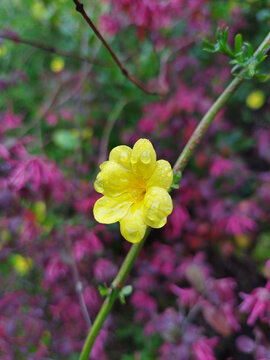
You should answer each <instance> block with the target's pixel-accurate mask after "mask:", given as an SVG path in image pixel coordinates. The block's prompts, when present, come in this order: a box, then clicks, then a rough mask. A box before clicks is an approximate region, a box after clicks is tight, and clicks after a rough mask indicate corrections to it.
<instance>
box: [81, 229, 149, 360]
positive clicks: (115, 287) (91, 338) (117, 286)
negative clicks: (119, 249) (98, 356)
mask: <svg viewBox="0 0 270 360" xmlns="http://www.w3.org/2000/svg"><path fill="white" fill-rule="evenodd" d="M149 232H150V229H147V231H146V234H145V236H144V238H143V239H142V241H140V242H139V243H138V244H133V245H132V246H131V248H130V250H129V252H128V254H127V256H126V258H125V260H124V262H123V264H122V266H121V268H120V270H119V272H118V274H117V276H116V278H115V279H114V280H113V282H112V284H111V287H110V291H109V295H108V296H107V297H106V299H105V301H104V303H103V305H102V307H101V309H100V310H99V313H98V315H97V317H96V319H95V322H94V324H93V326H92V328H91V330H90V332H89V334H88V336H87V338H86V340H85V343H84V346H83V349H82V352H81V355H80V359H79V360H88V359H89V354H90V351H91V349H92V347H93V345H94V342H95V340H96V338H97V336H98V334H99V331H100V329H101V327H102V325H103V323H104V321H105V320H106V318H107V316H108V314H109V312H110V311H111V308H112V306H113V304H114V302H115V300H116V299H117V297H118V294H119V291H120V290H121V288H122V287H123V285H124V283H125V280H126V277H127V275H128V274H129V272H130V270H131V268H132V266H133V264H134V262H135V260H136V258H137V256H138V254H139V252H140V250H141V248H142V246H143V244H144V242H145V240H146V238H147V237H148V234H149Z"/></svg>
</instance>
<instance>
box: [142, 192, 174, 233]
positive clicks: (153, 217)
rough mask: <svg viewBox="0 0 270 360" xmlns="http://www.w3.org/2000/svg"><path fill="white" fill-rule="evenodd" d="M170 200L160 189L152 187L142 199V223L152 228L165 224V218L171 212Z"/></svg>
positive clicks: (166, 193)
mask: <svg viewBox="0 0 270 360" xmlns="http://www.w3.org/2000/svg"><path fill="white" fill-rule="evenodd" d="M172 209H173V204H172V199H171V197H170V195H169V194H168V192H167V191H166V190H164V189H163V188H161V187H157V186H153V187H151V188H149V189H148V191H147V193H146V195H145V197H144V206H143V213H144V221H145V223H146V225H148V226H151V227H152V228H156V229H158V228H161V227H162V226H164V225H165V224H166V222H167V216H168V215H169V214H170V213H171V212H172Z"/></svg>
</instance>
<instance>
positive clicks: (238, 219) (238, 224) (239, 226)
mask: <svg viewBox="0 0 270 360" xmlns="http://www.w3.org/2000/svg"><path fill="white" fill-rule="evenodd" d="M255 228H256V223H255V221H254V220H253V219H251V218H250V217H248V216H247V215H245V214H241V213H239V212H235V213H234V214H233V215H231V216H230V217H229V218H228V220H227V225H226V230H227V231H228V233H229V234H233V235H238V234H242V233H244V232H246V231H247V230H251V231H252V230H255Z"/></svg>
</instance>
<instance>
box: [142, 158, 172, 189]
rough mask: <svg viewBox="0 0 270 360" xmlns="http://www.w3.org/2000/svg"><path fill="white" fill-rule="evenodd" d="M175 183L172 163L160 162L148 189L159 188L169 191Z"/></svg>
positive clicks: (157, 163)
mask: <svg viewBox="0 0 270 360" xmlns="http://www.w3.org/2000/svg"><path fill="white" fill-rule="evenodd" d="M172 181H173V171H172V167H171V165H170V163H169V162H168V161H166V160H158V161H157V162H156V168H155V170H154V172H153V174H152V176H151V177H150V179H149V180H148V181H147V187H148V188H150V187H152V186H159V187H162V188H164V189H165V190H169V188H170V187H171V185H172Z"/></svg>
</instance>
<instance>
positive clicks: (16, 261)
mask: <svg viewBox="0 0 270 360" xmlns="http://www.w3.org/2000/svg"><path fill="white" fill-rule="evenodd" d="M12 260H13V267H14V270H15V271H16V272H17V274H19V275H22V276H23V275H25V274H26V273H28V271H29V270H30V269H31V268H32V267H33V261H32V259H31V258H30V257H23V256H22V255H19V254H14V255H13V256H12Z"/></svg>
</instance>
